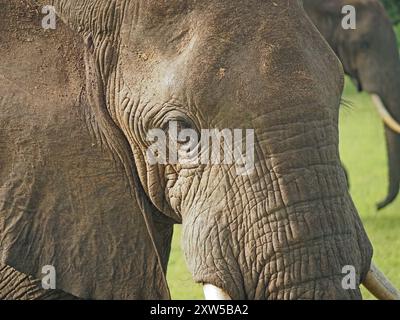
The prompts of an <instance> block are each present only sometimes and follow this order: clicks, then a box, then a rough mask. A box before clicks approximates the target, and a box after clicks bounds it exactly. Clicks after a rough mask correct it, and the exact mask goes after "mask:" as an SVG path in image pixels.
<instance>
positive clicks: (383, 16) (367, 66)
mask: <svg viewBox="0 0 400 320" xmlns="http://www.w3.org/2000/svg"><path fill="white" fill-rule="evenodd" d="M303 3H304V8H305V10H306V12H307V13H308V15H309V16H310V18H311V19H312V21H313V22H314V23H315V25H316V26H317V28H318V29H319V31H320V32H321V33H322V35H323V36H324V37H325V39H326V40H327V41H328V42H329V45H330V46H331V47H332V48H333V50H334V51H335V52H336V54H337V55H338V57H339V59H340V60H341V61H342V63H343V66H344V70H345V72H346V73H347V74H348V75H349V76H350V77H351V78H352V79H353V81H354V82H355V83H356V85H357V87H358V89H359V91H366V92H368V93H370V94H377V95H378V96H380V97H381V99H382V101H383V103H384V104H385V106H386V108H387V109H388V111H389V113H390V114H391V115H392V116H393V117H394V118H395V119H396V120H397V121H398V122H399V120H400V91H399V88H400V59H399V53H398V49H397V41H396V36H395V33H394V31H393V27H392V24H391V21H390V19H389V16H388V15H387V13H386V12H385V9H384V7H383V5H382V4H381V3H380V1H378V0H328V1H320V0H304V1H303ZM346 4H350V5H353V6H354V7H355V9H356V13H357V28H356V29H355V30H351V29H350V30H344V29H343V28H342V27H341V21H342V19H343V14H342V13H341V10H342V7H343V6H344V5H346ZM385 135H386V142H387V152H388V166H389V188H388V195H387V197H386V199H385V200H384V201H382V202H381V203H379V204H378V208H379V209H382V208H384V207H385V206H387V205H389V204H390V203H391V202H393V201H394V200H395V198H396V197H397V195H398V193H399V183H400V135H399V134H397V133H395V132H394V131H392V130H391V129H390V128H388V127H387V126H385Z"/></svg>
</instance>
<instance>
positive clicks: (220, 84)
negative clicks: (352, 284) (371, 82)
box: [0, 0, 372, 299]
mask: <svg viewBox="0 0 400 320" xmlns="http://www.w3.org/2000/svg"><path fill="white" fill-rule="evenodd" d="M27 3H29V4H30V5H31V9H32V10H26V7H27V6H26V4H27ZM53 4H54V5H55V7H56V10H57V12H58V15H59V16H60V18H61V19H62V21H61V20H58V21H57V23H58V26H57V29H56V30H55V31H43V30H42V29H41V28H40V23H38V21H40V18H41V15H40V14H38V12H40V10H39V11H37V8H38V7H37V5H40V2H35V3H33V2H31V1H17V0H12V1H9V0H7V1H6V0H0V7H2V8H6V9H7V8H11V7H12V8H13V10H12V12H13V13H12V14H10V15H6V14H4V12H7V11H8V10H0V12H1V13H0V14H1V15H2V17H1V19H0V21H1V22H0V25H1V30H2V31H4V32H0V34H1V36H0V37H2V38H1V41H0V43H1V46H0V56H2V57H6V59H5V61H4V59H3V60H1V62H0V81H1V85H0V97H1V100H0V101H1V102H0V107H1V112H0V128H1V129H0V135H1V139H0V163H1V167H0V181H1V184H0V186H1V187H0V262H1V263H2V264H3V265H4V266H5V267H3V269H4V270H9V269H8V268H9V267H6V266H10V267H12V268H14V269H15V270H18V272H21V273H23V274H26V275H29V276H31V277H33V279H40V278H41V276H42V274H41V270H42V267H43V266H44V265H53V266H54V267H55V269H56V270H57V289H58V290H60V291H62V292H65V293H66V294H68V295H72V296H74V297H78V298H83V299H137V298H140V299H168V298H169V292H168V286H167V284H166V281H165V273H166V266H167V262H168V256H169V250H170V244H171V235H172V226H173V224H174V223H182V224H183V238H182V247H183V251H184V254H185V259H186V261H187V265H188V267H189V270H190V271H191V273H192V274H193V279H194V280H195V281H196V282H199V283H209V284H212V285H215V286H217V287H219V288H221V289H223V290H224V291H225V292H227V293H228V294H229V296H230V297H232V298H233V299H360V298H361V293H360V289H359V285H360V284H361V282H362V281H363V280H364V278H365V276H366V274H367V271H368V270H369V267H370V264H371V258H372V246H371V244H370V242H369V240H368V237H367V235H366V233H365V231H364V228H363V226H362V223H361V220H360V218H359V216H358V213H357V211H356V209H355V207H354V204H353V202H352V200H351V198H350V195H349V193H348V190H347V186H346V178H345V174H344V171H343V169H342V167H341V162H340V157H339V151H338V111H339V105H340V97H341V93H342V90H343V81H344V78H343V70H342V67H341V64H340V62H339V61H338V59H337V57H336V56H335V54H334V53H333V51H332V50H331V49H330V48H329V46H328V45H327V43H326V42H325V41H324V40H323V38H322V37H321V35H320V34H319V33H318V32H317V30H316V29H315V27H314V26H313V25H312V23H311V22H310V20H309V19H308V18H307V16H306V13H305V12H304V10H303V8H302V3H301V2H300V1H297V0H285V1H279V0H278V1H277V0H275V1H269V0H268V1H258V0H257V1H256V0H249V1H246V2H243V1H239V0H238V1H236V0H229V1H228V0H226V1H225V0H223V1H211V0H204V1H194V0H193V1H192V0H186V1H183V0H169V1H159V0H157V1H156V0H154V1H153V0H146V1H145V0H137V1H128V0H124V1H111V0H107V1H105V0H102V1H97V0H82V1H78V0H69V1H61V0H60V1H53ZM18 21H27V23H25V24H21V23H18ZM221 70H223V72H222V71H221ZM171 121H177V122H179V124H180V128H190V129H194V130H196V131H198V132H200V130H201V129H210V128H218V129H224V128H232V129H233V128H241V129H249V128H251V129H254V132H255V170H254V172H253V173H252V174H249V175H237V174H235V167H234V166H232V165H223V164H221V165H212V164H209V165H208V164H207V165H206V164H204V165H196V166H193V165H190V166H189V165H183V164H178V165H172V164H166V165H161V164H160V165H150V164H149V163H148V162H147V161H146V151H147V148H148V146H149V141H147V140H146V133H147V132H148V130H150V129H152V128H164V127H165V125H166V124H168V123H169V122H171ZM347 265H351V266H354V268H355V270H356V288H355V289H351V290H345V289H343V287H342V279H343V277H344V275H343V274H342V269H343V267H344V266H347ZM2 272H5V271H2ZM20 276H21V275H20ZM6 277H7V278H9V277H10V276H7V275H5V276H4V275H3V278H6ZM22 277H23V275H22ZM0 279H1V278H0ZM3 281H5V280H3ZM1 283H2V282H1V281H0V284H1ZM8 287H9V288H11V289H10V290H11V291H12V292H11V293H8V296H11V297H17V296H18V297H20V296H21V294H20V293H19V294H16V293H15V292H17V291H18V290H21V288H20V287H19V286H18V283H17V284H16V283H15V281H14V280H12V281H10V284H8ZM25 288H26V289H25V291H26V292H24V295H23V296H24V297H26V296H27V295H28V296H29V292H30V291H31V290H33V289H31V287H29V286H25ZM2 290H3V289H2V287H1V286H0V293H1V294H3V295H4V290H3V291H2ZM10 290H9V291H10ZM18 292H20V291H18ZM54 298H59V297H57V296H54Z"/></svg>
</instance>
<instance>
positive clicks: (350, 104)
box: [340, 98, 354, 109]
mask: <svg viewBox="0 0 400 320" xmlns="http://www.w3.org/2000/svg"><path fill="white" fill-rule="evenodd" d="M340 107H344V108H347V109H353V107H354V103H353V102H352V101H350V100H346V99H343V98H342V99H340Z"/></svg>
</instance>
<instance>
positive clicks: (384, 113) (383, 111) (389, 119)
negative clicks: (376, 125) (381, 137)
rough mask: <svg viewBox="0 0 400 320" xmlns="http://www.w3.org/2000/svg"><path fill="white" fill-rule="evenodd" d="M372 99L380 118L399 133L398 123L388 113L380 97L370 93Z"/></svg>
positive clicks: (399, 125) (399, 126)
mask: <svg viewBox="0 0 400 320" xmlns="http://www.w3.org/2000/svg"><path fill="white" fill-rule="evenodd" d="M371 98H372V101H373V102H374V105H375V107H376V109H377V110H378V113H379V116H380V117H381V118H382V120H383V122H384V123H385V124H386V125H387V126H388V127H389V128H390V129H391V130H393V131H394V132H396V133H399V134H400V124H399V123H398V122H397V121H396V120H395V119H394V118H393V117H392V116H391V115H390V113H389V111H388V110H387V109H386V107H385V105H384V103H383V101H382V99H381V98H380V97H379V96H378V95H376V94H372V95H371Z"/></svg>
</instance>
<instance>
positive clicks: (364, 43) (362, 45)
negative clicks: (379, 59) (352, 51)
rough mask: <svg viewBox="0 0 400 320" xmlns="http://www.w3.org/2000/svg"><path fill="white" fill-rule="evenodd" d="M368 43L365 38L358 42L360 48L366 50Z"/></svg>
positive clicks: (368, 46)
mask: <svg viewBox="0 0 400 320" xmlns="http://www.w3.org/2000/svg"><path fill="white" fill-rule="evenodd" d="M370 46H371V45H370V43H369V42H368V41H367V40H364V41H362V42H361V43H360V48H361V49H362V50H368V49H369V48H370Z"/></svg>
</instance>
